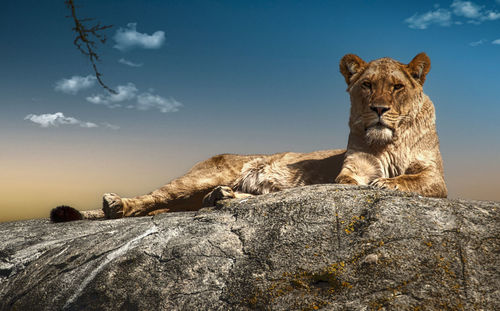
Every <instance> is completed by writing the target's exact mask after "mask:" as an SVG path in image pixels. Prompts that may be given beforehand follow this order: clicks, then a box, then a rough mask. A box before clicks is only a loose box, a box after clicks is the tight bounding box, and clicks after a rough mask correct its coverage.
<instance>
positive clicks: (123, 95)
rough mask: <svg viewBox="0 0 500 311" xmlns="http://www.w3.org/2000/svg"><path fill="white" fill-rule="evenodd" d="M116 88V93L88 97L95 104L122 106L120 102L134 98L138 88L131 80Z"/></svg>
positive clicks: (111, 106)
mask: <svg viewBox="0 0 500 311" xmlns="http://www.w3.org/2000/svg"><path fill="white" fill-rule="evenodd" d="M115 90H116V92H117V93H116V94H112V93H107V94H97V95H92V96H88V97H87V98H86V99H87V101H89V102H91V103H93V104H98V105H105V106H107V107H108V108H118V107H121V104H120V102H123V101H127V100H132V99H134V98H135V96H136V93H137V88H136V87H135V85H134V84H133V83H130V82H129V83H127V85H119V86H117V87H116V89H115Z"/></svg>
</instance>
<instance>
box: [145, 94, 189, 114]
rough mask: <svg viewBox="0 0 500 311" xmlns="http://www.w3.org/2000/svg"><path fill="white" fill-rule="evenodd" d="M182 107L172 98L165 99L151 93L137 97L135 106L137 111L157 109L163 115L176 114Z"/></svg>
mask: <svg viewBox="0 0 500 311" xmlns="http://www.w3.org/2000/svg"><path fill="white" fill-rule="evenodd" d="M181 106H182V104H181V103H179V102H178V101H176V100H175V99H173V98H170V99H167V98H164V97H161V96H159V95H154V94H151V93H147V92H146V93H142V94H140V95H139V96H137V106H136V108H137V109H139V110H149V109H158V110H160V111H161V112H163V113H167V112H176V111H179V108H180V107H181Z"/></svg>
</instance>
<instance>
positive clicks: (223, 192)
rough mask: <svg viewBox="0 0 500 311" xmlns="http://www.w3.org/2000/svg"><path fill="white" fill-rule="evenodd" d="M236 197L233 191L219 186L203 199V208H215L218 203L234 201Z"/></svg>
mask: <svg viewBox="0 0 500 311" xmlns="http://www.w3.org/2000/svg"><path fill="white" fill-rule="evenodd" d="M235 197H236V195H235V194H234V191H233V189H231V187H227V186H218V187H216V188H215V189H214V190H212V191H211V192H210V193H209V194H207V195H206V196H205V197H204V198H203V203H202V206H203V207H210V206H215V204H216V203H217V201H220V200H226V199H234V198H235Z"/></svg>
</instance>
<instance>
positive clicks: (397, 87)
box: [394, 83, 404, 91]
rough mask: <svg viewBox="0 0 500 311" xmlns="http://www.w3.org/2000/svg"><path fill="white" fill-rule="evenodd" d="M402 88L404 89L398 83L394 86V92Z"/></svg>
mask: <svg viewBox="0 0 500 311" xmlns="http://www.w3.org/2000/svg"><path fill="white" fill-rule="evenodd" d="M403 87H404V85H402V84H399V83H398V84H394V90H395V91H397V90H400V89H402V88H403Z"/></svg>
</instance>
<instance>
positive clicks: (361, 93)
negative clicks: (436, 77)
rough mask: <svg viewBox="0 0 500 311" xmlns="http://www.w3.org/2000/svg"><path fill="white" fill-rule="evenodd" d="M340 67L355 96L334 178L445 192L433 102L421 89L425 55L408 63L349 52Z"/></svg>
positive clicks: (434, 194) (426, 66) (426, 192)
mask: <svg viewBox="0 0 500 311" xmlns="http://www.w3.org/2000/svg"><path fill="white" fill-rule="evenodd" d="M352 63H355V64H352ZM340 68H341V72H342V73H343V74H344V77H345V79H346V81H347V82H348V85H349V86H348V92H349V93H350V95H351V115H350V119H349V127H350V130H351V132H350V134H349V141H348V145H347V154H346V159H345V161H344V165H343V167H342V171H341V172H340V174H339V176H337V178H336V182H339V183H350V184H361V185H373V186H377V187H382V188H389V189H398V190H402V191H409V192H415V193H419V194H421V195H424V196H432V197H446V195H447V190H446V185H445V182H444V176H443V164H442V160H441V154H440V152H439V139H438V136H437V132H436V125H435V118H436V117H435V113H434V105H433V104H432V102H431V100H430V99H429V98H428V97H427V95H425V94H424V93H423V90H422V85H423V83H424V81H425V77H426V75H427V73H428V72H429V70H430V60H429V58H428V57H427V55H426V54H425V53H421V54H419V55H417V56H416V57H415V58H414V59H413V60H412V61H411V62H410V63H409V64H408V65H404V64H401V63H400V62H397V61H395V60H393V59H390V58H382V59H378V60H375V61H372V62H370V63H365V62H364V61H363V60H361V59H360V58H359V57H357V56H356V57H355V56H352V55H346V56H344V58H343V59H342V61H341V62H340ZM348 68H355V70H348ZM378 109H381V111H383V110H385V112H384V113H382V114H381V115H380V114H379V113H378V112H377V111H378Z"/></svg>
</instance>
